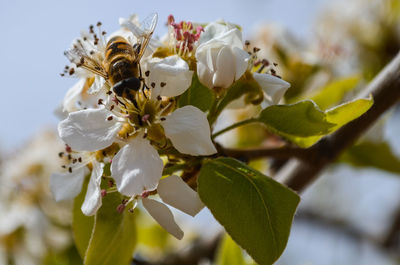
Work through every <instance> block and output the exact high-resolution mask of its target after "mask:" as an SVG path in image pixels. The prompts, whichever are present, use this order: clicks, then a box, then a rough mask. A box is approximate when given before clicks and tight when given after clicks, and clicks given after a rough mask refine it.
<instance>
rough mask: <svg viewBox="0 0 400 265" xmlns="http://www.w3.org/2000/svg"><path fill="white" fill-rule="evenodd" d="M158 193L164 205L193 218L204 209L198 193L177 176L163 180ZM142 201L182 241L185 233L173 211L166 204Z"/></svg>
mask: <svg viewBox="0 0 400 265" xmlns="http://www.w3.org/2000/svg"><path fill="white" fill-rule="evenodd" d="M157 191H158V195H159V196H160V198H161V200H162V201H163V202H164V203H166V204H169V205H171V206H173V207H174V208H176V209H178V210H180V211H182V212H184V213H186V214H189V215H191V216H193V217H194V216H195V215H196V214H197V213H199V212H200V210H201V209H203V207H204V204H203V203H202V202H201V201H200V198H199V196H198V194H197V192H195V191H194V190H192V189H191V188H190V187H189V186H188V185H187V184H186V183H185V182H184V181H183V180H182V178H180V177H178V176H176V175H172V176H169V177H167V178H164V179H161V180H160V183H159V184H158V187H157ZM141 200H142V204H143V207H144V208H145V209H146V210H147V211H148V213H149V214H150V215H151V216H152V217H153V218H154V219H155V220H156V221H157V222H158V223H159V224H160V225H161V226H162V227H163V228H164V229H165V230H167V231H168V232H169V233H170V234H171V235H173V236H174V237H176V238H177V239H182V237H183V231H182V230H181V229H180V228H179V226H178V225H177V224H176V222H175V219H174V216H173V214H172V212H171V210H170V209H169V208H168V207H167V206H166V205H165V204H163V203H161V202H159V201H156V200H152V199H149V198H146V197H143V198H142V199H141Z"/></svg>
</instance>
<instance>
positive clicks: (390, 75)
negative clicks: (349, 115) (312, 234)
mask: <svg viewBox="0 0 400 265" xmlns="http://www.w3.org/2000/svg"><path fill="white" fill-rule="evenodd" d="M368 94H372V96H373V98H374V104H373V106H372V107H371V108H370V109H369V110H368V111H367V112H366V113H365V114H363V115H362V116H361V117H359V118H358V119H356V120H354V121H352V122H350V123H348V124H346V125H345V126H343V127H342V128H340V129H339V130H337V131H336V132H335V133H333V134H331V135H329V136H326V137H324V138H322V139H321V140H320V141H319V142H318V143H316V144H315V145H314V146H312V147H311V148H310V153H309V155H310V156H309V159H308V160H307V161H306V162H304V161H303V162H299V161H294V162H293V160H292V161H290V163H288V165H285V166H284V167H283V168H282V169H281V170H280V171H279V172H278V174H277V176H276V178H277V179H278V181H280V182H282V183H284V184H286V185H287V186H289V187H290V188H292V189H294V190H296V191H298V192H301V191H302V190H303V189H304V188H305V187H307V186H308V185H309V184H310V183H311V182H312V181H313V180H314V179H315V178H316V177H317V175H318V174H319V173H320V172H321V170H323V169H324V168H325V167H326V166H327V165H329V164H330V163H332V162H333V161H335V159H336V158H337V157H338V156H339V155H340V154H341V153H342V152H343V151H344V150H345V149H346V148H347V147H349V146H351V145H352V144H353V143H354V142H355V141H356V140H357V139H358V137H359V136H360V135H361V134H362V133H364V132H365V131H366V130H367V129H368V128H369V127H370V126H371V125H372V124H374V122H375V121H376V120H378V119H379V117H381V115H382V114H383V113H384V112H386V111H387V110H388V109H390V108H391V107H392V106H393V105H394V104H396V103H397V102H398V101H399V100H400V53H399V54H398V55H397V56H396V57H395V58H394V59H393V60H392V62H391V63H390V64H388V65H387V66H386V67H385V68H384V69H383V70H382V71H381V72H380V73H379V74H378V76H377V77H376V78H375V79H374V80H373V81H372V82H371V83H370V84H369V85H368V86H367V87H366V89H365V91H363V93H362V95H361V96H362V97H365V96H367V95H368Z"/></svg>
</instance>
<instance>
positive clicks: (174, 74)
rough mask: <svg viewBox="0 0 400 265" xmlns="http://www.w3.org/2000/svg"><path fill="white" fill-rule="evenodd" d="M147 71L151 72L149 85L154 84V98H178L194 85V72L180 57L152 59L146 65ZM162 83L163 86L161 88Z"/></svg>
mask: <svg viewBox="0 0 400 265" xmlns="http://www.w3.org/2000/svg"><path fill="white" fill-rule="evenodd" d="M145 70H146V71H149V73H150V74H149V77H148V78H147V83H148V84H152V83H154V85H155V87H154V88H153V91H152V95H151V96H152V97H153V98H156V97H157V96H159V95H160V96H166V97H176V96H179V95H181V94H183V93H184V92H185V91H186V90H187V89H188V88H189V86H190V84H191V83H192V76H193V71H190V70H189V66H188V64H187V63H186V62H185V61H184V60H182V59H181V58H180V57H179V56H178V55H173V56H168V57H166V58H162V59H160V58H151V59H150V60H149V61H147V63H146V64H145ZM161 83H163V85H162V86H161Z"/></svg>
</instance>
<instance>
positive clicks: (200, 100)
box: [178, 74, 213, 112]
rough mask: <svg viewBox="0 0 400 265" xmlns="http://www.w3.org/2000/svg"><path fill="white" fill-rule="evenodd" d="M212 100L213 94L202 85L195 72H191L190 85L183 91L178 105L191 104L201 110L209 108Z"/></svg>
mask: <svg viewBox="0 0 400 265" xmlns="http://www.w3.org/2000/svg"><path fill="white" fill-rule="evenodd" d="M212 102H213V94H212V92H211V91H210V89H209V88H207V87H205V86H203V85H202V84H201V83H200V81H199V78H198V77H197V75H196V74H193V78H192V84H191V86H190V87H189V88H188V89H187V90H186V91H185V93H183V94H182V95H181V96H180V97H179V100H178V107H180V108H181V107H183V106H186V105H192V106H195V107H197V108H199V109H200V110H202V111H204V112H205V111H207V110H209V109H210V107H211V104H212Z"/></svg>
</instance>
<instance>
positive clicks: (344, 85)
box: [311, 75, 361, 110]
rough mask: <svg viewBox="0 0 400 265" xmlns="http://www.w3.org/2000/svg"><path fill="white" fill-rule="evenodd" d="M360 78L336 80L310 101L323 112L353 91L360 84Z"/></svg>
mask: <svg viewBox="0 0 400 265" xmlns="http://www.w3.org/2000/svg"><path fill="white" fill-rule="evenodd" d="M360 79H361V78H360V76H358V75H355V76H350V77H345V78H340V79H336V80H334V81H333V82H330V83H329V84H328V85H326V86H325V87H324V88H322V89H321V90H319V91H318V92H317V93H316V94H315V95H314V96H311V99H312V100H313V101H314V102H315V103H316V104H317V105H318V106H319V107H320V108H321V109H323V110H325V109H327V108H329V107H331V106H332V105H335V104H338V103H339V102H340V101H341V100H342V99H343V97H344V96H345V95H346V93H347V92H349V91H351V90H353V89H354V88H355V87H356V86H357V84H358V83H359V82H360Z"/></svg>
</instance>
